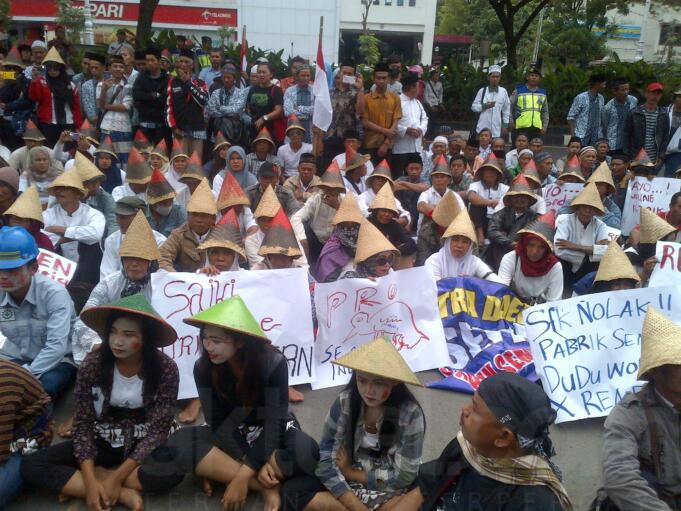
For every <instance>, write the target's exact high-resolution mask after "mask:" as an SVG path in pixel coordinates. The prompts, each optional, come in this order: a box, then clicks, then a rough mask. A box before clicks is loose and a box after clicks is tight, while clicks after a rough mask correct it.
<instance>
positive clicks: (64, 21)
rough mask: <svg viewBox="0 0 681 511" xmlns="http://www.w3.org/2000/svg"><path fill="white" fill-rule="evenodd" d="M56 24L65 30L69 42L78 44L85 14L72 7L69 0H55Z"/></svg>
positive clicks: (83, 26) (78, 8) (81, 10)
mask: <svg viewBox="0 0 681 511" xmlns="http://www.w3.org/2000/svg"><path fill="white" fill-rule="evenodd" d="M57 24H59V25H62V26H63V27H64V28H65V29H66V33H67V34H68V38H69V41H71V42H75V43H78V42H80V34H82V33H83V31H84V30H85V14H83V9H82V8H80V7H74V6H73V5H72V4H71V1H70V0H57Z"/></svg>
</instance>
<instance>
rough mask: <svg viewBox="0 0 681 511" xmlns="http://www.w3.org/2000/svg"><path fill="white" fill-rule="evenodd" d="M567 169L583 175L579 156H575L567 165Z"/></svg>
mask: <svg viewBox="0 0 681 511" xmlns="http://www.w3.org/2000/svg"><path fill="white" fill-rule="evenodd" d="M564 168H565V169H568V170H571V171H573V172H579V173H580V174H581V173H582V165H581V164H580V163H579V156H577V155H576V154H573V155H572V156H571V157H570V159H569V160H568V161H567V162H566V163H565V167H564Z"/></svg>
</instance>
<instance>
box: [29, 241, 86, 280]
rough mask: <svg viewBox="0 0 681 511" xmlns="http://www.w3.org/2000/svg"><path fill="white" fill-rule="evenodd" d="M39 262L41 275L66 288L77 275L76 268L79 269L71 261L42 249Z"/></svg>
mask: <svg viewBox="0 0 681 511" xmlns="http://www.w3.org/2000/svg"><path fill="white" fill-rule="evenodd" d="M37 260H38V271H39V272H40V273H42V274H43V275H45V276H46V277H50V278H51V279H52V280H56V281H57V282H59V283H60V284H64V285H65V286H66V285H68V283H69V282H71V279H72V278H73V274H74V273H76V268H77V267H78V265H77V264H76V263H74V262H73V261H71V259H67V258H66V257H62V256H60V255H59V254H55V253H54V252H50V251H49V250H45V249H42V248H41V249H40V254H38V259H37Z"/></svg>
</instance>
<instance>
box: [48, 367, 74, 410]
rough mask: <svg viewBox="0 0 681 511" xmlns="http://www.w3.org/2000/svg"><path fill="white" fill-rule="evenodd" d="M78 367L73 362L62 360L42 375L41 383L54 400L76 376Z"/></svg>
mask: <svg viewBox="0 0 681 511" xmlns="http://www.w3.org/2000/svg"><path fill="white" fill-rule="evenodd" d="M76 372H78V369H77V368H76V366H74V365H73V364H67V363H66V362H62V363H60V364H57V365H56V366H55V367H54V368H52V369H50V370H49V371H47V372H46V373H43V374H41V375H40V378H38V380H40V383H42V384H43V388H44V389H45V392H47V393H48V394H49V396H50V397H51V398H52V401H53V402H54V401H55V400H56V399H57V398H58V397H59V396H60V395H61V393H62V392H64V390H66V388H67V387H68V386H69V385H71V382H73V380H74V379H75V377H76Z"/></svg>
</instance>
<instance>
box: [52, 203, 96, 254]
mask: <svg viewBox="0 0 681 511" xmlns="http://www.w3.org/2000/svg"><path fill="white" fill-rule="evenodd" d="M43 218H44V220H45V227H51V226H56V225H58V226H61V227H66V232H64V237H65V238H70V239H72V240H74V241H69V242H67V243H62V244H61V249H62V253H63V255H64V257H66V258H68V259H71V261H75V262H78V243H79V242H80V243H85V244H86V245H94V244H95V243H99V242H101V241H102V236H104V228H105V227H106V220H105V219H104V215H102V214H101V213H100V212H99V211H97V210H96V209H95V208H92V207H90V206H88V205H87V204H83V203H81V204H80V205H79V206H78V209H77V210H76V211H74V212H73V214H72V215H69V214H68V213H67V212H66V210H64V208H62V207H61V206H60V205H59V204H55V205H54V206H52V207H49V208H47V209H46V210H45V211H44V212H43ZM45 234H47V236H49V238H50V241H52V244H53V245H54V246H55V247H56V246H57V244H58V243H59V239H60V238H61V236H59V235H58V234H54V233H51V232H45Z"/></svg>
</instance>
